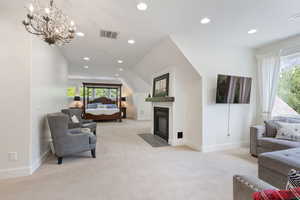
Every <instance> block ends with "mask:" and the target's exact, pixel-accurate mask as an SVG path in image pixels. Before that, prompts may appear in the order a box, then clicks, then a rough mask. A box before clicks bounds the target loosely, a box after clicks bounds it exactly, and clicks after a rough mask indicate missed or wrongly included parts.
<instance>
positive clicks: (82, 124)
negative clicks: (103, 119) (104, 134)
mask: <svg viewBox="0 0 300 200" xmlns="http://www.w3.org/2000/svg"><path fill="white" fill-rule="evenodd" d="M61 112H62V113H64V114H66V115H68V116H69V122H68V123H69V124H68V127H69V129H73V128H89V129H90V130H91V131H92V132H93V133H94V134H95V135H97V134H96V129H97V123H96V122H93V120H86V119H83V118H82V110H81V109H78V108H70V109H63V110H61ZM73 115H75V116H76V117H77V118H78V120H79V123H73V122H72V119H71V117H72V116H73Z"/></svg>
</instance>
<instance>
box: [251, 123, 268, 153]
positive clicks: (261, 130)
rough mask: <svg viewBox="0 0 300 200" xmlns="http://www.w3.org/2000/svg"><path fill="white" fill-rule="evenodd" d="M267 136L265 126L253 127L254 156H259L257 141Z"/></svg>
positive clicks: (252, 149)
mask: <svg viewBox="0 0 300 200" xmlns="http://www.w3.org/2000/svg"><path fill="white" fill-rule="evenodd" d="M265 134H266V128H265V126H263V125H258V126H252V127H251V128H250V153H251V154H252V155H253V156H258V154H257V140H258V139H259V138H262V137H264V136H265Z"/></svg>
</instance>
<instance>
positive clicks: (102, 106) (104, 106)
mask: <svg viewBox="0 0 300 200" xmlns="http://www.w3.org/2000/svg"><path fill="white" fill-rule="evenodd" d="M97 108H106V105H104V104H98V106H97Z"/></svg>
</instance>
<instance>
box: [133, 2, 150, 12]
mask: <svg viewBox="0 0 300 200" xmlns="http://www.w3.org/2000/svg"><path fill="white" fill-rule="evenodd" d="M136 7H137V9H138V10H141V11H145V10H147V8H148V5H147V4H146V3H144V2H140V3H139V4H138V5H137V6H136Z"/></svg>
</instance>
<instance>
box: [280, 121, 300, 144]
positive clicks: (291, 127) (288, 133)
mask: <svg viewBox="0 0 300 200" xmlns="http://www.w3.org/2000/svg"><path fill="white" fill-rule="evenodd" d="M278 125H279V127H278V130H277V135H276V138H277V139H283V140H291V141H298V142H299V141H300V124H294V123H284V122H278Z"/></svg>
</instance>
